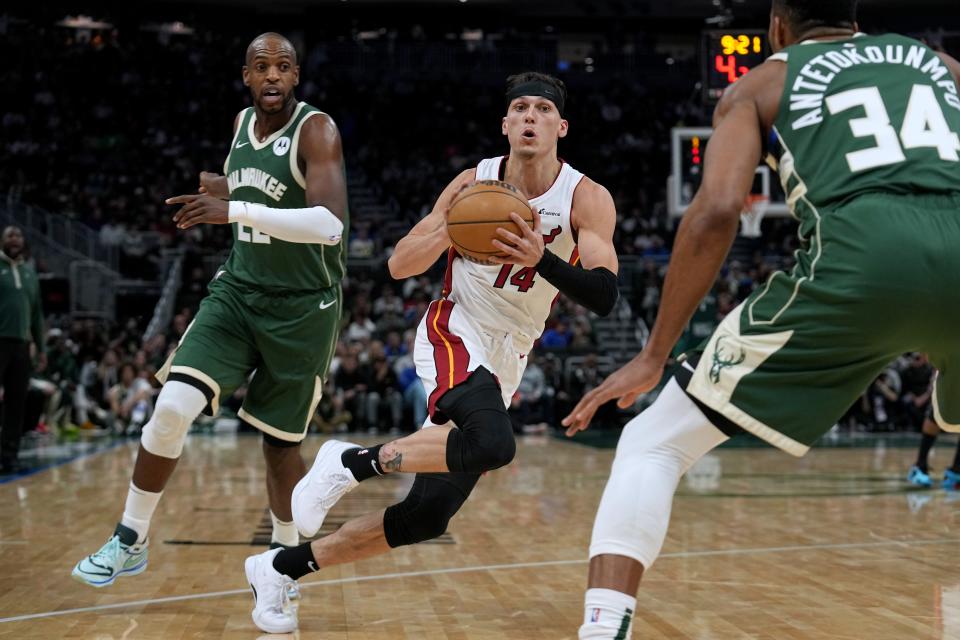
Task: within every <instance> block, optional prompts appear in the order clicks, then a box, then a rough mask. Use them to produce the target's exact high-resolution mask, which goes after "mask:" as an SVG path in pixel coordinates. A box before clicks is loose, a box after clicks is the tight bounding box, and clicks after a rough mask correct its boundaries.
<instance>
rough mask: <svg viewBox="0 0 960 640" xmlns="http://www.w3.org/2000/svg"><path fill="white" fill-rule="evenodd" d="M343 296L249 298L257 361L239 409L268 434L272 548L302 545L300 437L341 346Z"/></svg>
mask: <svg viewBox="0 0 960 640" xmlns="http://www.w3.org/2000/svg"><path fill="white" fill-rule="evenodd" d="M341 299H342V293H341V291H340V288H339V287H332V288H329V289H326V290H323V291H318V292H316V293H315V294H313V295H303V296H297V297H293V298H287V297H284V298H278V297H277V296H265V295H264V296H258V297H251V298H248V303H249V305H250V307H251V311H252V312H251V315H250V317H248V318H247V322H248V324H249V326H250V327H251V328H252V330H253V331H254V333H255V340H256V343H257V348H258V352H259V355H260V363H259V365H258V366H257V371H256V373H255V374H254V375H253V378H252V379H251V380H250V384H249V387H248V390H247V395H246V397H245V398H244V402H243V406H242V407H241V409H240V411H239V412H238V415H239V417H240V419H241V420H243V421H244V422H246V423H248V424H249V425H251V426H253V427H255V428H257V429H259V430H260V431H262V432H263V455H264V460H265V462H266V484H267V495H268V496H269V499H270V512H271V516H272V517H271V520H272V521H273V532H272V536H271V547H273V546H276V545H277V544H279V545H283V546H293V545H296V544H298V543H299V535H298V533H297V529H296V527H295V526H294V523H293V514H292V512H291V496H292V494H293V489H294V487H295V486H296V485H297V483H298V482H299V481H300V479H301V478H303V476H304V474H305V473H306V467H305V465H304V462H303V459H302V457H301V455H300V443H301V442H302V441H303V439H304V438H305V437H306V434H307V430H308V428H309V425H310V422H311V419H312V417H313V415H314V413H315V412H316V408H317V405H318V404H319V402H320V399H321V396H322V394H323V378H324V377H325V376H326V375H327V372H328V370H329V367H330V361H331V360H332V358H333V354H334V351H335V349H336V343H337V338H338V332H339V322H338V321H339V318H340V315H339V309H340V304H339V303H340V301H341ZM330 302H333V304H330Z"/></svg>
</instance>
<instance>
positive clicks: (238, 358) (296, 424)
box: [157, 274, 343, 442]
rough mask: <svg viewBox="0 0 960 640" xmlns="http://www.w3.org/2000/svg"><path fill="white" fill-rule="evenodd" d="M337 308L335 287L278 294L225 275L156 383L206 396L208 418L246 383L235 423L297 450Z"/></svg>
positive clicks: (325, 363) (315, 398) (333, 337)
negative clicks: (172, 382) (184, 386)
mask: <svg viewBox="0 0 960 640" xmlns="http://www.w3.org/2000/svg"><path fill="white" fill-rule="evenodd" d="M342 306H343V294H342V291H341V289H340V287H339V286H336V287H331V288H329V289H324V290H320V291H317V292H310V293H297V294H275V293H266V292H263V291H260V290H258V289H254V288H251V287H248V286H246V285H243V284H240V283H238V282H237V281H236V280H233V279H231V278H230V276H229V274H223V275H222V276H221V277H219V278H218V279H216V280H214V282H213V283H211V285H210V293H209V295H208V296H207V297H206V298H204V300H203V302H202V303H201V304H200V310H199V311H198V312H197V317H196V318H195V319H194V321H193V322H192V323H191V324H190V326H189V328H188V329H187V331H186V333H185V334H184V336H183V338H182V339H181V341H180V344H179V345H178V347H177V349H176V351H175V352H174V353H173V354H172V355H171V357H170V358H169V359H168V361H167V364H165V365H164V367H163V368H162V369H161V370H160V371H159V372H158V373H157V378H158V379H159V380H160V381H161V382H164V383H165V382H167V381H168V380H179V381H181V382H185V383H187V384H190V385H192V386H195V387H197V388H198V389H200V390H201V391H203V393H204V394H205V395H206V396H207V401H208V406H207V409H206V410H205V411H204V412H205V413H208V414H209V415H214V414H215V413H216V412H217V410H218V409H219V406H220V401H221V399H222V398H225V397H229V396H230V394H232V393H233V392H234V391H235V390H236V389H237V388H238V387H240V386H241V385H242V384H244V383H246V382H248V380H249V384H248V387H247V394H246V397H245V398H244V401H243V407H242V408H241V409H240V412H239V417H240V419H241V420H244V421H246V422H248V423H249V424H251V425H252V426H254V427H256V428H257V429H259V430H261V431H263V432H264V433H267V434H270V435H271V436H274V437H275V438H279V439H281V440H286V441H288V442H299V441H301V440H303V438H304V437H305V436H306V433H307V427H308V425H309V424H310V418H311V416H312V415H313V412H314V411H315V410H316V407H317V403H318V402H319V401H320V394H321V390H322V389H323V380H324V379H325V378H326V376H327V371H328V370H329V368H330V361H331V359H332V358H333V354H334V350H335V348H336V344H337V337H338V334H339V328H340V313H341V309H342Z"/></svg>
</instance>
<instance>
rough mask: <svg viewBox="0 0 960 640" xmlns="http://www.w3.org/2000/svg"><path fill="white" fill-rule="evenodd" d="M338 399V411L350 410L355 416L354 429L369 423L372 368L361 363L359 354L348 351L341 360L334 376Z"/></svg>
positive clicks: (336, 410)
mask: <svg viewBox="0 0 960 640" xmlns="http://www.w3.org/2000/svg"><path fill="white" fill-rule="evenodd" d="M334 387H335V388H336V398H337V401H336V403H335V405H334V410H335V412H336V413H342V412H343V411H349V412H350V415H351V416H352V417H353V420H352V422H351V424H352V425H353V428H354V429H360V428H362V427H364V426H366V424H367V414H366V408H367V407H366V399H367V390H368V389H369V388H370V370H369V369H368V368H367V366H366V365H361V364H360V362H359V359H358V358H357V354H356V353H354V352H353V351H352V350H350V351H347V353H345V354H344V355H343V357H342V358H341V360H340V367H339V368H338V369H337V373H336V375H335V376H334Z"/></svg>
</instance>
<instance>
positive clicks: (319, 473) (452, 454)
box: [293, 301, 525, 536]
mask: <svg viewBox="0 0 960 640" xmlns="http://www.w3.org/2000/svg"><path fill="white" fill-rule="evenodd" d="M458 312H459V308H456V307H455V305H453V304H452V303H450V302H446V301H435V302H433V303H432V304H431V305H430V307H429V308H428V311H427V314H426V315H425V317H424V321H423V322H422V323H421V325H420V328H419V329H418V331H417V341H416V345H415V347H414V359H415V361H416V365H417V373H418V374H419V375H420V377H421V380H422V381H423V384H424V387H425V388H426V389H427V392H428V408H429V416H430V421H431V424H432V425H434V426H431V427H430V428H429V429H421V430H420V431H418V432H416V433H414V434H412V435H410V436H406V437H404V438H399V439H397V440H393V441H390V442H387V443H384V444H381V445H376V446H373V447H360V446H358V445H355V444H351V443H346V442H337V441H330V442H327V443H325V444H324V445H323V447H321V449H320V452H319V453H318V454H317V458H316V460H315V461H314V463H313V466H312V467H311V468H310V471H309V472H308V473H307V475H306V476H305V477H304V479H303V481H302V482H301V483H300V484H299V485H297V488H296V489H295V490H294V502H293V517H294V521H295V522H296V523H297V528H298V529H299V530H300V533H302V534H303V535H305V536H312V535H314V534H315V533H316V531H317V530H319V528H320V526H321V525H322V523H323V519H324V518H325V517H326V514H327V512H328V511H329V510H330V508H331V507H332V506H333V505H334V504H335V503H336V501H337V500H338V499H339V498H340V497H341V496H343V495H344V494H345V493H347V492H348V491H350V490H352V489H353V488H354V487H355V486H357V484H358V483H360V482H362V481H363V480H366V479H369V478H372V477H375V476H378V475H384V474H386V473H393V472H398V471H402V472H408V473H445V472H454V473H482V472H485V471H490V470H492V469H496V468H499V467H502V466H504V465H506V464H509V463H510V461H511V460H512V459H513V456H514V454H515V453H516V442H515V441H514V437H513V428H512V425H511V423H510V416H509V415H508V414H507V410H506V406H507V402H505V400H504V398H505V397H506V398H509V396H510V394H512V393H513V391H514V390H515V389H516V384H517V382H518V381H519V377H520V374H521V373H522V364H521V363H524V362H525V360H522V359H520V358H519V357H518V355H517V354H516V353H514V352H513V351H511V350H509V349H504V348H502V347H500V348H497V347H495V346H494V342H496V339H495V338H494V337H493V336H485V335H481V332H480V331H479V330H478V329H476V328H475V327H473V326H472V325H471V324H470V323H469V322H468V321H467V320H466V318H464V317H462V316H461V315H459V313H458ZM500 342H501V344H502V342H503V341H502V340H501V341H500ZM491 357H494V358H495V364H490V359H491ZM494 366H496V367H497V374H498V375H499V376H500V380H498V379H497V378H495V377H494V375H493V373H491V371H490V368H492V367H494ZM488 367H489V368H488ZM501 383H502V384H501ZM451 422H452V423H453V424H450V423H451ZM453 425H456V426H453Z"/></svg>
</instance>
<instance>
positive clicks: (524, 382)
mask: <svg viewBox="0 0 960 640" xmlns="http://www.w3.org/2000/svg"><path fill="white" fill-rule="evenodd" d="M546 389H547V384H546V377H545V376H544V373H543V369H541V368H540V361H539V358H537V357H536V356H535V355H533V354H531V355H530V362H528V363H527V368H526V369H524V371H523V376H522V377H521V378H520V384H519V385H518V386H517V393H516V394H515V395H514V397H513V400H512V402H511V405H510V408H511V414H512V417H513V420H514V431H517V432H523V433H544V432H546V430H547V423H546V411H545V405H546V400H547V398H546Z"/></svg>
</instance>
